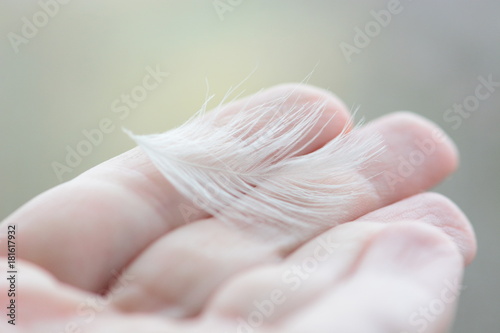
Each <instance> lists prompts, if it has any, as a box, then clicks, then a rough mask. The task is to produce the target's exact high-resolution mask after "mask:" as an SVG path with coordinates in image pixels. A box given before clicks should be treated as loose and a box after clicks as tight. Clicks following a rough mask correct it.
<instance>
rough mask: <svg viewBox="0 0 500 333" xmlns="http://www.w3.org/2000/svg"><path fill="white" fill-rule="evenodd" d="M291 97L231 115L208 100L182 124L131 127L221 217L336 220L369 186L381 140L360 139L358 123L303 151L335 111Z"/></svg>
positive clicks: (234, 220)
mask: <svg viewBox="0 0 500 333" xmlns="http://www.w3.org/2000/svg"><path fill="white" fill-rule="evenodd" d="M292 96H293V95H292V94H289V95H286V96H282V97H281V98H279V99H276V100H274V101H272V102H267V103H265V104H261V105H258V106H255V107H244V108H242V109H241V110H239V111H238V112H236V113H234V112H232V113H231V114H229V113H228V112H227V109H226V108H225V107H223V106H221V105H219V106H218V107H217V108H216V109H215V110H214V111H212V112H209V113H207V112H206V111H205V110H206V106H207V103H208V100H210V98H208V99H207V102H205V104H204V105H203V107H202V108H201V110H200V111H199V112H198V113H197V114H195V116H193V117H192V118H191V119H190V120H189V121H187V122H186V123H185V124H183V125H182V126H180V127H178V128H175V129H173V130H170V131H168V132H165V133H162V134H153V135H134V134H132V133H131V132H128V131H126V132H127V133H128V134H129V135H130V136H131V137H132V139H133V140H135V141H136V143H137V144H138V145H139V146H140V147H141V148H142V149H143V150H144V152H145V153H146V154H147V155H148V156H149V158H150V159H151V161H152V162H153V163H154V165H155V166H156V167H157V168H158V169H159V170H160V171H161V173H162V174H163V175H164V176H165V178H166V179H167V180H168V181H169V182H170V183H172V184H173V185H174V186H175V188H176V189H177V190H178V191H179V192H180V193H181V194H183V195H184V196H185V197H187V198H190V199H192V200H193V205H195V206H198V207H199V208H201V209H203V210H205V211H206V212H208V213H209V214H211V215H212V216H215V217H217V218H218V219H219V220H222V221H224V222H227V223H230V224H238V223H252V224H253V223H261V224H265V225H273V226H275V227H283V228H297V229H301V228H304V227H307V226H308V225H311V224H316V225H323V226H332V222H333V221H336V220H339V219H341V218H342V216H343V215H345V211H344V210H343V207H344V205H345V204H347V203H349V202H355V200H356V199H357V198H359V195H362V194H363V192H364V191H367V185H366V182H367V180H366V179H364V178H363V177H360V176H359V173H358V171H359V170H360V169H362V168H364V167H366V165H367V163H368V162H369V160H370V159H372V158H373V157H374V156H376V155H377V154H378V153H379V152H380V151H381V150H382V149H383V146H382V144H381V140H380V139H379V138H378V137H377V136H371V137H366V136H364V137H363V136H361V135H360V134H359V130H358V128H357V127H356V128H354V129H352V130H347V128H348V126H346V127H345V129H344V130H343V131H342V133H341V134H340V135H338V136H337V137H336V138H335V139H333V140H331V141H330V142H328V143H327V144H325V145H324V146H323V147H321V148H320V149H318V150H316V151H314V152H312V153H308V154H306V155H301V152H302V151H303V150H304V149H305V148H306V147H307V146H308V145H309V144H310V143H311V142H313V141H314V140H315V139H316V138H317V136H318V135H319V134H320V133H321V132H322V131H323V130H324V129H325V127H326V125H327V124H328V122H332V121H335V115H332V116H331V117H329V119H327V120H326V122H325V116H324V115H323V112H324V108H325V102H322V101H318V102H315V103H310V104H303V103H301V104H298V103H291V102H290V99H292ZM250 103H251V102H249V103H248V104H250ZM248 104H247V105H248ZM291 104H292V105H291ZM322 115H323V117H322ZM320 121H323V122H324V123H323V124H320V123H319V122H320ZM318 125H319V127H320V130H319V131H318V130H317V128H318ZM313 127H315V128H316V130H315V131H316V133H313V132H311V131H312V129H313ZM307 134H309V136H308V139H305V138H306V135H307ZM368 188H369V187H368ZM351 207H352V206H351Z"/></svg>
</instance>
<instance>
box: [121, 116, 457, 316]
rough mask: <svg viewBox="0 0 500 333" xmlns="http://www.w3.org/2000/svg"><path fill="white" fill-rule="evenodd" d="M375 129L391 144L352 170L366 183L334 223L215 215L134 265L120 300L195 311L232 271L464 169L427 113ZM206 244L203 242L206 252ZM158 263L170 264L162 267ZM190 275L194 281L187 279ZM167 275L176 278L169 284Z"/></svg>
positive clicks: (372, 129) (369, 130)
mask: <svg viewBox="0 0 500 333" xmlns="http://www.w3.org/2000/svg"><path fill="white" fill-rule="evenodd" d="M373 133H378V134H379V135H380V136H381V137H382V139H383V142H384V144H385V146H386V149H385V150H384V152H382V153H381V154H380V155H379V156H377V158H376V160H375V161H373V162H370V163H369V165H368V166H366V168H364V169H362V170H352V177H353V178H358V179H360V182H359V184H360V186H359V188H358V190H357V191H355V192H354V193H353V195H352V196H351V197H349V199H348V200H346V202H344V203H343V205H342V207H339V209H338V212H336V213H335V215H334V216H332V218H331V224H330V225H315V224H311V225H310V226H309V228H297V227H296V226H295V225H286V226H285V228H283V227H281V226H280V227H279V228H275V229H273V226H270V227H268V226H265V227H263V224H249V225H242V224H241V223H238V221H235V223H234V225H235V226H236V227H235V226H229V225H226V224H225V223H222V222H221V221H218V220H217V219H207V220H203V221H199V222H197V223H196V224H193V225H187V226H184V227H182V228H180V229H178V230H176V231H175V232H173V233H170V234H168V235H166V236H165V237H162V238H161V239H159V240H158V241H157V242H156V243H155V244H154V245H153V246H151V247H150V248H149V249H147V250H146V251H144V252H143V253H142V254H141V256H140V257H138V258H137V260H136V261H135V262H134V263H132V264H131V265H130V266H129V267H128V268H127V271H130V272H131V274H133V275H136V276H138V279H137V280H136V281H135V286H134V287H133V288H131V289H130V290H129V292H128V293H124V294H123V295H122V297H121V298H120V299H119V300H117V304H116V305H117V306H118V307H120V308H122V309H124V310H127V311H136V310H139V309H144V310H148V311H165V312H166V313H168V314H170V315H173V316H180V317H183V316H192V315H194V314H196V313H198V312H199V311H200V310H201V309H202V307H203V305H204V303H205V302H206V300H207V299H208V298H209V297H210V295H211V293H212V292H213V290H214V289H215V288H217V287H218V286H219V285H220V284H221V283H222V282H223V281H225V280H226V279H227V278H228V277H230V276H231V275H233V274H235V273H237V272H239V271H241V270H245V269H247V268H249V267H252V266H255V265H259V264H265V263H269V262H274V261H277V260H280V259H281V258H283V257H284V256H286V254H287V253H290V252H291V251H293V250H294V249H296V248H297V247H298V246H300V245H301V244H303V243H304V242H306V241H308V240H310V239H311V238H313V237H314V236H315V235H318V234H320V233H321V232H323V231H325V230H326V229H328V228H330V227H331V226H334V225H337V224H340V223H344V222H349V221H352V220H354V219H356V218H358V217H360V216H362V215H364V214H367V213H369V212H371V211H373V210H376V209H378V208H381V207H383V206H385V205H387V204H390V203H393V202H396V201H398V200H401V199H404V198H406V197H408V196H411V195H413V194H416V193H419V192H421V191H422V190H425V189H427V188H430V187H432V186H434V185H436V184H437V183H438V182H440V181H441V180H442V179H444V178H445V177H446V176H447V175H449V174H450V173H451V172H452V171H453V170H454V169H455V168H456V164H457V152H456V149H455V147H454V145H453V143H452V142H451V141H450V140H449V139H448V138H447V137H445V136H444V134H442V132H441V131H440V130H439V128H438V127H436V126H435V125H434V124H432V123H430V122H429V121H427V120H424V119H422V118H421V117H418V116H415V115H413V114H409V113H396V114H393V115H389V116H386V117H383V118H381V119H379V120H377V121H375V122H373V123H371V124H370V125H368V126H366V127H365V128H361V129H360V133H359V135H361V136H365V135H366V136H367V137H372V134H373ZM429 138H431V139H429ZM428 140H432V141H428ZM417 152H418V154H417ZM406 159H411V161H413V164H415V165H414V166H413V168H412V169H411V172H408V173H402V171H404V170H403V168H402V167H400V165H399V161H400V160H406ZM409 163H411V162H409ZM405 166H406V165H405ZM395 175H396V176H397V177H399V178H397V182H393V181H392V180H393V178H394V176H395ZM344 176H345V175H344V174H343V175H342V176H341V177H344ZM325 182H331V183H334V184H335V183H340V184H342V182H343V179H342V178H340V179H339V177H338V175H332V176H331V178H330V179H325ZM332 197H334V194H332ZM332 200H333V199H332ZM332 204H333V203H332ZM312 218H314V216H313V213H311V219H312ZM285 222H286V221H285ZM186 239H189V240H190V241H189V242H186ZM207 239H209V241H207ZM228 240H230V241H228ZM199 244H203V247H202V248H203V250H202V251H200V246H199ZM180 258H186V259H185V260H183V259H180ZM158 262H162V263H164V265H162V266H158V265H157V263H158ZM173 267H175V270H173V269H172V268H173ZM214 267H218V268H217V269H214ZM221 267H222V268H221ZM153 268H154V269H153ZM188 275H189V276H190V278H189V279H186V278H185V277H186V276H188ZM167 276H168V277H169V281H171V282H170V283H161V281H162V280H163V279H165V277H167ZM145 291H147V295H148V296H147V297H145V295H146V294H145V293H144V292H145Z"/></svg>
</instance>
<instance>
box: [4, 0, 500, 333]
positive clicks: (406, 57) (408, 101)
mask: <svg viewBox="0 0 500 333" xmlns="http://www.w3.org/2000/svg"><path fill="white" fill-rule="evenodd" d="M222 2H224V3H228V0H222ZM231 2H232V3H233V4H235V5H229V6H231V9H232V10H231V11H227V12H225V13H224V14H223V16H222V18H223V19H221V17H220V16H219V15H218V13H217V11H216V9H215V7H214V5H213V2H212V1H208V0H207V1H201V0H200V1H180V0H178V1H151V0H150V1H130V0H126V1H125V0H120V1H118V0H114V1H82V0H73V1H71V2H69V3H68V4H66V5H61V6H60V8H59V11H58V12H57V14H56V15H55V16H54V17H53V18H51V19H50V20H49V22H48V24H47V25H46V26H44V27H41V28H39V31H38V33H37V35H36V36H35V37H33V38H31V39H29V40H28V43H27V44H21V45H19V52H18V53H16V52H14V49H13V48H12V45H11V43H10V42H9V38H8V34H9V33H10V32H14V33H17V34H20V33H21V29H22V26H23V21H22V18H23V17H26V18H28V19H30V20H32V17H33V15H35V14H36V13H37V12H38V11H40V8H41V7H40V5H39V4H38V2H35V1H2V2H0V35H1V36H2V38H1V39H0V170H1V172H0V189H1V190H0V219H1V218H3V217H5V216H7V215H8V214H9V213H11V212H12V211H13V210H15V209H16V208H17V207H19V206H20V205H21V204H23V203H24V202H26V201H27V200H29V199H30V198H32V197H33V196H35V195H36V194H38V193H40V192H42V191H44V190H45V189H48V188H50V187H52V186H54V185H57V184H59V183H60V181H59V180H58V178H57V177H56V175H55V173H54V171H53V169H52V166H51V164H52V162H54V161H58V162H60V163H64V158H65V156H66V147H67V146H70V147H72V148H75V146H76V145H77V144H78V143H79V142H80V141H81V140H83V139H84V136H83V134H82V131H83V130H91V129H93V128H96V127H97V126H98V124H99V122H100V121H101V120H102V119H103V118H109V119H111V120H112V122H113V124H114V125H115V130H114V131H113V132H112V133H110V134H106V136H105V138H104V140H103V142H102V144H100V145H98V146H97V147H94V148H93V150H92V153H91V154H90V155H89V156H87V157H84V158H83V161H82V162H81V163H80V164H79V165H78V166H77V167H76V168H75V169H74V170H73V171H71V172H68V173H66V174H65V175H64V176H63V179H64V180H68V179H71V178H73V177H75V176H76V175H78V174H79V173H81V172H83V171H84V170H86V169H87V168H89V167H91V166H94V165H96V164H98V163H99V162H101V161H104V160H106V159H108V158H110V157H112V156H114V155H116V154H118V153H120V152H123V151H125V150H127V149H129V148H131V147H132V146H133V143H132V142H131V140H130V139H129V138H128V137H127V136H126V135H125V134H124V133H123V132H122V131H121V130H120V128H121V127H122V126H123V127H127V128H129V129H131V130H133V131H135V132H138V133H151V132H159V131H164V130H166V129H168V128H171V127H173V126H175V125H178V124H180V123H181V122H182V121H184V120H186V119H187V118H188V117H189V116H190V115H192V114H193V113H194V112H195V111H196V110H197V109H198V108H199V107H200V105H201V104H202V103H203V101H204V99H205V94H206V83H205V79H208V82H209V84H210V92H211V93H215V94H216V98H215V99H214V103H212V105H215V104H216V102H218V101H220V99H221V98H222V97H223V95H224V93H225V92H226V91H227V90H228V89H229V88H230V87H231V86H233V85H235V84H237V83H239V82H240V81H242V79H244V78H245V77H246V76H247V75H248V74H249V73H251V72H252V71H253V70H254V69H255V68H257V70H256V72H255V73H254V74H253V75H252V76H251V77H250V78H249V79H248V80H247V81H246V82H245V83H244V84H243V86H242V88H241V89H240V90H239V91H240V92H242V91H243V95H247V94H250V93H252V92H255V91H258V90H260V89H261V88H264V87H268V86H271V85H274V84H278V83H283V82H289V81H302V80H303V79H304V78H305V77H306V76H307V75H308V74H309V73H310V72H311V71H312V70H313V68H316V69H315V71H314V74H313V75H312V77H311V78H310V80H309V82H310V83H311V84H315V85H318V86H320V87H323V88H327V89H330V90H332V91H334V92H335V93H336V94H337V95H339V96H340V97H341V98H343V99H344V100H345V102H346V103H347V105H349V106H361V109H360V114H361V115H363V116H365V117H366V118H367V119H368V120H370V119H374V118H376V117H378V116H380V115H383V114H385V113H388V112H392V111H396V110H412V111H414V112H417V113H419V114H421V115H424V116H426V117H428V118H430V119H432V120H434V121H435V122H437V123H438V124H440V125H441V126H442V127H443V128H444V129H445V130H446V131H447V132H448V133H449V134H450V136H451V137H453V138H454V139H455V141H456V142H457V144H458V146H459V148H460V150H461V153H462V165H461V168H460V170H459V171H458V172H457V173H456V174H455V175H454V176H453V177H451V178H450V179H449V180H448V181H446V182H445V183H444V184H443V185H441V186H440V187H439V188H438V189H437V191H439V192H441V193H444V194H445V195H447V196H449V197H451V198H452V199H453V200H454V201H455V202H457V203H458V204H459V205H460V206H461V207H462V208H463V210H464V211H465V212H466V213H467V215H468V216H469V217H470V219H471V220H472V221H473V223H474V225H475V228H476V231H477V236H478V239H479V244H480V251H479V256H478V258H477V260H476V261H475V263H474V264H472V265H471V266H470V267H469V268H468V270H467V272H466V278H465V285H466V290H465V291H464V293H463V297H462V300H461V303H460V307H459V311H458V320H457V323H456V326H455V328H454V330H453V332H456V333H462V332H463V333H465V332H483V333H486V332H498V331H499V328H500V316H499V311H498V310H499V309H500V287H499V283H500V282H499V281H500V268H499V266H498V263H499V260H498V255H499V252H500V241H499V236H500V232H499V231H500V226H499V225H500V224H499V222H498V217H499V215H500V200H499V199H500V194H499V192H500V190H499V188H500V181H499V179H500V177H499V176H498V173H499V171H500V156H499V143H500V134H499V133H500V131H499V130H498V129H499V122H500V113H499V107H500V91H495V92H494V94H493V95H492V96H491V97H490V98H488V99H487V100H484V101H481V103H480V106H479V108H478V110H477V111H475V112H474V113H473V114H472V115H471V116H470V117H469V118H467V119H463V123H462V124H461V126H460V127H459V128H458V129H454V128H453V123H450V122H446V121H445V119H444V113H445V111H446V110H447V109H449V108H450V107H452V105H453V104H454V103H462V102H463V101H464V99H465V98H467V96H469V95H471V94H473V93H474V90H475V87H476V86H477V85H478V80H477V77H478V76H480V75H482V76H484V77H487V76H488V75H490V74H491V75H493V78H494V80H495V81H500V19H499V17H500V2H499V1H496V0H490V1H465V0H462V1H451V0H446V1H430V0H429V1H410V0H402V2H401V6H402V7H403V10H402V12H401V13H399V14H397V15H395V16H393V17H392V20H391V22H390V23H389V25H388V26H387V27H383V28H382V29H381V31H380V33H379V34H378V35H377V36H375V37H373V38H371V42H370V44H369V45H368V46H367V47H365V48H363V49H361V51H360V53H359V54H354V55H353V56H352V59H351V60H352V62H351V63H348V62H347V61H346V58H345V57H344V55H343V54H342V52H341V49H340V47H339V45H340V43H342V42H346V43H349V44H353V38H354V36H355V30H354V29H355V27H360V28H362V29H363V28H364V27H365V25H366V24H367V23H368V22H370V21H373V17H372V15H371V14H370V11H371V10H377V11H378V10H381V9H385V8H387V6H388V5H387V3H388V2H387V1H319V0H307V1H291V0H282V1H266V0H251V1H250V0H246V1H245V0H243V1H237V0H232V1H231ZM238 3H239V4H238ZM148 66H149V67H151V68H155V67H157V66H158V67H159V68H160V69H161V70H162V71H165V72H169V73H170V75H169V77H168V78H166V79H165V80H164V81H163V82H162V84H161V85H160V86H159V87H158V88H157V89H156V90H154V91H152V92H151V93H149V94H148V96H147V98H146V99H145V100H144V101H143V102H141V103H139V105H138V107H137V108H136V109H134V110H132V111H131V112H130V115H129V116H128V117H126V118H125V119H120V118H119V117H118V114H116V113H113V112H112V108H111V104H112V102H113V101H114V100H115V99H117V98H119V97H120V96H121V94H123V93H130V91H131V90H132V89H133V88H134V87H136V86H137V85H140V84H141V82H142V78H143V77H144V75H145V74H146V68H147V67H148Z"/></svg>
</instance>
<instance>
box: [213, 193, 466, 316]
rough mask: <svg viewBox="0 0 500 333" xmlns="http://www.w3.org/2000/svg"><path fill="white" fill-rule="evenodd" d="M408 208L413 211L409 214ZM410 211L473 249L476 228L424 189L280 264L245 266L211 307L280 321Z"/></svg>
mask: <svg viewBox="0 0 500 333" xmlns="http://www.w3.org/2000/svg"><path fill="white" fill-rule="evenodd" d="M405 209H411V210H412V211H413V213H407V214H404V213H403V212H404V210H405ZM370 216H371V217H372V218H373V219H368V217H370ZM398 216H401V217H402V219H398V218H397V217H398ZM405 216H408V217H411V218H412V220H414V221H418V222H419V223H420V224H426V225H428V226H433V227H436V228H438V229H439V230H440V231H441V232H442V233H443V234H447V235H448V236H449V238H450V240H452V241H453V242H454V244H455V245H456V246H457V249H458V248H460V250H461V253H462V257H463V258H464V259H465V258H467V257H470V256H471V255H472V256H473V255H474V252H475V240H474V234H473V231H472V228H471V227H470V223H469V221H468V219H467V218H466V217H465V215H463V214H462V213H461V211H460V210H459V209H458V207H456V205H454V204H453V203H452V202H451V201H449V200H447V199H445V198H443V197H442V196H440V195H437V194H434V193H425V194H420V195H417V196H414V197H411V198H409V199H407V200H403V201H400V202H397V203H395V204H393V205H391V206H388V207H384V208H382V209H380V210H378V211H375V212H373V213H370V214H369V215H367V216H366V218H365V217H363V218H362V219H359V220H357V221H355V222H351V223H346V224H343V225H340V226H338V227H335V228H332V229H330V230H328V231H326V232H324V233H323V234H321V235H319V236H318V237H316V238H314V239H313V240H311V241H309V242H308V243H307V244H305V245H303V246H302V247H300V248H299V249H298V250H296V251H295V252H294V253H292V254H291V255H290V256H288V257H287V258H286V259H285V260H284V261H283V262H282V263H281V264H278V265H276V264H269V265H267V266H265V267H262V268H257V269H254V270H252V271H250V272H243V273H242V274H241V276H240V277H238V276H236V277H235V278H233V279H231V280H230V283H229V284H225V285H224V287H223V288H222V292H220V293H218V294H217V297H215V299H214V300H212V301H211V302H210V304H209V305H208V313H214V312H215V313H217V314H220V315H222V316H224V317H227V318H243V319H242V320H243V321H244V322H246V323H250V322H254V321H255V320H257V319H258V318H259V314H258V313H259V312H260V314H262V315H264V314H265V313H270V315H269V316H266V317H267V318H266V320H268V321H270V322H276V321H277V320H279V319H280V318H282V317H284V316H286V315H288V314H290V313H291V312H292V310H294V309H297V308H300V307H301V306H302V305H303V304H307V303H309V302H312V301H313V300H314V299H315V298H317V297H319V296H320V295H322V294H323V293H324V291H325V290H327V289H328V288H330V287H331V286H332V285H335V284H336V283H338V282H339V281H341V280H342V279H344V278H345V277H346V276H348V275H349V274H350V272H352V270H353V267H354V266H355V265H356V262H357V261H359V259H358V258H359V257H360V256H361V254H362V253H363V252H364V251H365V248H366V246H367V244H369V243H370V240H371V239H372V238H374V237H375V236H376V235H377V234H379V233H380V232H382V231H383V230H384V229H386V228H387V227H389V226H392V225H404V224H406V223H407V222H405V221H408V219H404V217H405ZM280 294H281V296H280ZM273 295H274V296H273ZM273 298H274V301H273ZM285 300H286V301H285ZM259 309H261V310H259ZM255 312H257V314H256V313H255ZM240 324H241V320H240ZM251 326H252V325H251ZM253 326H255V325H253Z"/></svg>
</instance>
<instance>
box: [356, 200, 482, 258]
mask: <svg viewBox="0 0 500 333" xmlns="http://www.w3.org/2000/svg"><path fill="white" fill-rule="evenodd" d="M405 220H415V221H421V222H424V223H426V224H429V225H433V226H436V227H438V228H440V229H441V230H442V231H443V232H444V233H446V234H447V235H448V236H449V237H451V238H452V239H453V241H454V242H455V244H456V245H457V246H458V249H459V250H460V253H461V254H462V257H463V258H464V262H465V264H470V263H471V262H472V260H473V259H474V257H475V256H476V252H477V243H476V237H475V234H474V229H473V227H472V225H471V223H470V222H469V220H468V218H467V217H466V216H465V214H464V213H463V212H462V211H461V210H460V208H459V207H458V206H457V205H455V204H454V203H453V202H452V201H451V200H450V199H448V198H446V197H444V196H443V195H440V194H438V193H430V192H429V193H422V194H419V195H415V196H413V197H410V198H408V199H405V200H402V201H398V202H396V203H394V204H392V205H389V206H386V207H383V208H381V209H378V210H376V211H373V212H371V213H368V214H367V215H365V216H362V217H360V218H359V219H357V220H356V221H357V222H363V221H377V222H383V223H391V224H392V223H397V222H399V221H405Z"/></svg>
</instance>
